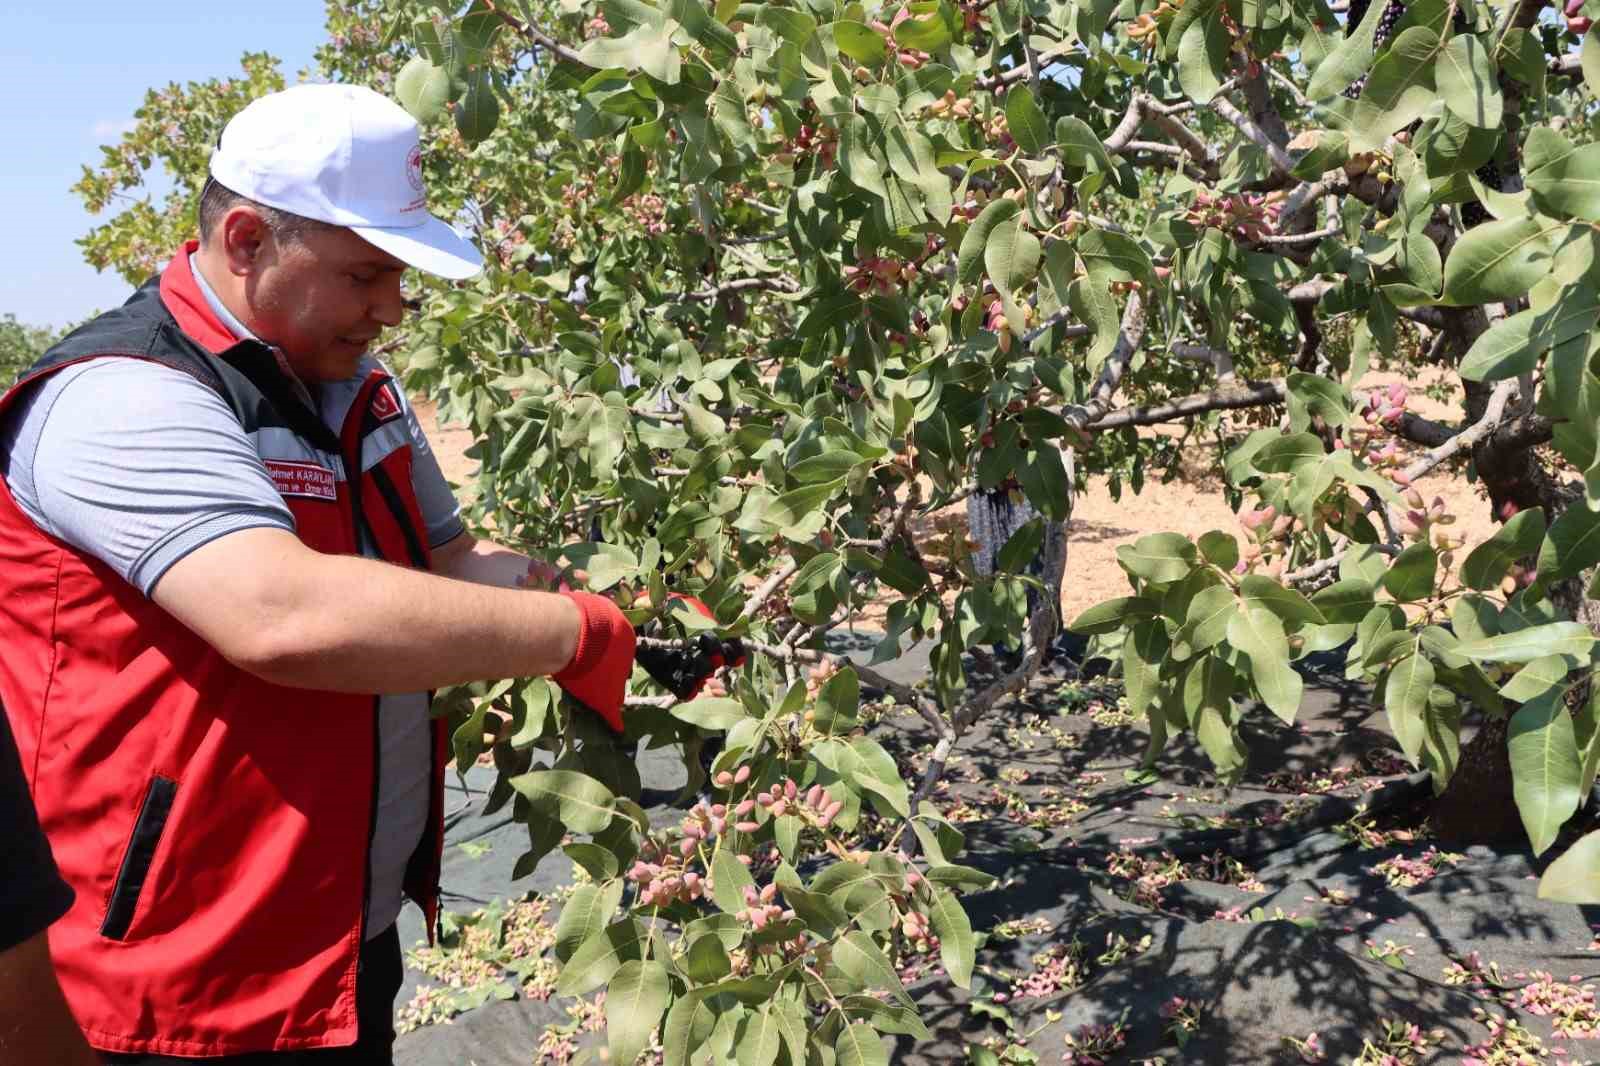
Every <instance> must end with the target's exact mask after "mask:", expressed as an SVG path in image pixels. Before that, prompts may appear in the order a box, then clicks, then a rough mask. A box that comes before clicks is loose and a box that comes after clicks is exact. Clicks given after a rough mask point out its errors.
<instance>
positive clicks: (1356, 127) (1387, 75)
mask: <svg viewBox="0 0 1600 1066" xmlns="http://www.w3.org/2000/svg"><path fill="white" fill-rule="evenodd" d="M1438 51H1439V35H1438V34H1437V33H1435V32H1434V31H1433V30H1430V29H1427V28H1425V27H1422V26H1413V27H1411V28H1410V29H1408V30H1406V31H1405V32H1404V33H1402V34H1401V35H1400V36H1399V37H1396V38H1395V39H1394V41H1393V42H1391V43H1390V45H1389V47H1388V49H1387V50H1385V52H1384V53H1383V55H1382V56H1380V57H1379V58H1378V61H1377V62H1376V63H1374V64H1373V65H1372V73H1371V74H1369V75H1367V84H1366V86H1365V87H1364V88H1363V89H1362V90H1361V98H1360V99H1359V100H1357V101H1356V107H1355V119H1354V121H1353V122H1352V124H1351V125H1352V134H1351V138H1350V149H1351V151H1353V152H1370V151H1375V150H1377V149H1378V148H1380V147H1382V145H1383V142H1384V141H1385V140H1387V139H1388V137H1389V135H1390V134H1391V133H1393V132H1394V131H1395V130H1397V129H1400V128H1401V127H1402V126H1408V125H1410V124H1411V123H1412V122H1414V121H1416V120H1417V119H1418V118H1421V117H1422V115H1423V113H1424V112H1426V111H1427V110H1428V108H1429V107H1431V106H1432V105H1433V103H1434V101H1435V100H1436V99H1437V94H1436V93H1435V92H1434V87H1433V70H1434V56H1435V55H1437V54H1438Z"/></svg>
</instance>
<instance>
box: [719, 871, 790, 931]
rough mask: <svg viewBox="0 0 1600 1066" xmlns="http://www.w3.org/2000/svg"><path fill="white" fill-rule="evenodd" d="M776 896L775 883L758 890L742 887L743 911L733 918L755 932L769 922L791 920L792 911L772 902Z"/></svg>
mask: <svg viewBox="0 0 1600 1066" xmlns="http://www.w3.org/2000/svg"><path fill="white" fill-rule="evenodd" d="M777 895H778V885H777V882H771V883H769V884H767V885H766V887H764V888H761V889H759V890H758V889H757V888H756V887H755V886H754V885H746V886H744V904H745V906H744V910H742V911H739V912H737V913H736V914H735V915H734V917H736V918H738V919H739V920H740V921H741V922H748V923H749V924H750V927H751V928H752V929H756V930H761V929H765V928H766V927H767V924H768V923H769V922H775V921H778V920H780V919H785V920H786V919H789V918H793V917H794V911H787V910H784V909H783V908H782V907H780V906H778V905H777V904H776V903H774V902H772V901H773V900H774V899H775V898H777Z"/></svg>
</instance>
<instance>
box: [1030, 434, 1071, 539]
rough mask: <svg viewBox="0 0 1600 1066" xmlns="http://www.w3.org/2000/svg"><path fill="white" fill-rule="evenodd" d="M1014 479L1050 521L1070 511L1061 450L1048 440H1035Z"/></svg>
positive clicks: (1068, 491) (1065, 516)
mask: <svg viewBox="0 0 1600 1066" xmlns="http://www.w3.org/2000/svg"><path fill="white" fill-rule="evenodd" d="M1017 480H1018V481H1020V482H1021V483H1022V491H1023V493H1024V494H1025V495H1026V496H1027V497H1028V502H1029V503H1031V504H1033V505H1034V507H1036V508H1038V509H1039V512H1040V513H1041V514H1043V515H1044V516H1045V517H1046V518H1048V519H1050V520H1051V521H1053V522H1065V521H1066V520H1067V517H1068V515H1069V514H1070V513H1071V511H1072V495H1071V494H1072V486H1071V484H1070V483H1069V482H1068V480H1067V468H1066V466H1065V465H1063V463H1062V460H1061V450H1060V449H1059V448H1057V447H1056V446H1055V445H1054V444H1051V443H1050V442H1049V441H1043V440H1041V441H1035V442H1034V445H1033V447H1032V448H1031V449H1030V450H1028V451H1027V452H1026V453H1025V454H1024V455H1023V457H1022V463H1021V465H1019V466H1018V467H1017Z"/></svg>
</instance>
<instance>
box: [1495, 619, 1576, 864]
mask: <svg viewBox="0 0 1600 1066" xmlns="http://www.w3.org/2000/svg"><path fill="white" fill-rule="evenodd" d="M1574 624H1576V623H1574ZM1506 744H1507V747H1508V748H1509V749H1510V754H1511V781H1512V791H1513V794H1514V795H1515V796H1516V800H1517V813H1519V814H1520V815H1522V824H1523V826H1524V827H1525V828H1526V829H1527V830H1528V839H1529V840H1530V841H1531V842H1532V843H1533V853H1534V854H1535V855H1542V854H1544V852H1545V851H1546V850H1547V849H1548V848H1549V847H1550V845H1551V844H1553V843H1555V839H1556V834H1558V833H1559V832H1560V831H1561V827H1562V826H1563V825H1565V824H1566V822H1567V819H1568V818H1571V817H1572V815H1573V814H1574V813H1575V812H1576V811H1577V809H1578V803H1579V801H1580V800H1581V799H1582V796H1581V795H1579V792H1578V778H1579V775H1580V772H1581V768H1580V766H1579V763H1578V741H1577V736H1576V735H1575V734H1574V732H1573V729H1572V716H1571V715H1570V714H1568V713H1567V708H1566V704H1565V703H1564V702H1563V700H1562V698H1561V692H1560V691H1551V692H1549V693H1547V694H1546V695H1545V696H1543V697H1541V698H1540V699H1537V700H1535V701H1533V702H1532V703H1525V704H1523V706H1522V708H1521V709H1520V710H1518V711H1517V713H1516V714H1514V715H1512V716H1511V725H1510V726H1509V728H1508V729H1507V740H1506Z"/></svg>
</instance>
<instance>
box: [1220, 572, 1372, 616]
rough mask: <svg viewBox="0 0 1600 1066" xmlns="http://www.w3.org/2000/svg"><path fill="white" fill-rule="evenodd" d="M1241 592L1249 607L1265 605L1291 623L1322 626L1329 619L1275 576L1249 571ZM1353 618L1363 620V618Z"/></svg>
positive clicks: (1240, 584) (1240, 581)
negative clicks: (1275, 578) (1274, 577)
mask: <svg viewBox="0 0 1600 1066" xmlns="http://www.w3.org/2000/svg"><path fill="white" fill-rule="evenodd" d="M1239 595H1240V597H1241V598H1242V599H1243V600H1244V606H1245V607H1246V608H1250V607H1264V608H1266V609H1267V610H1269V611H1271V612H1272V613H1273V614H1275V615H1277V616H1278V617H1279V618H1281V619H1283V620H1284V621H1285V622H1287V623H1290V624H1291V625H1293V624H1298V623H1302V622H1306V623H1310V624H1311V625H1322V624H1324V623H1326V622H1328V621H1330V619H1329V618H1327V617H1326V616H1325V615H1323V613H1322V611H1321V610H1320V609H1319V608H1318V607H1317V606H1316V605H1315V604H1313V603H1312V602H1311V601H1310V600H1308V599H1306V598H1305V597H1304V596H1302V595H1301V594H1300V593H1299V592H1296V591H1295V590H1294V589H1291V588H1284V587H1283V586H1282V585H1280V584H1278V583H1277V582H1276V581H1274V580H1272V578H1270V577H1265V576H1263V575H1261V574H1246V575H1245V576H1244V577H1241V578H1240V579H1239ZM1352 621H1360V618H1359V617H1358V618H1355V619H1352Z"/></svg>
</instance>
